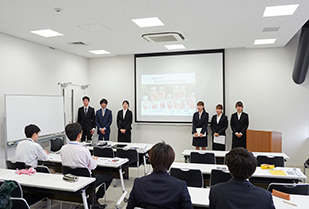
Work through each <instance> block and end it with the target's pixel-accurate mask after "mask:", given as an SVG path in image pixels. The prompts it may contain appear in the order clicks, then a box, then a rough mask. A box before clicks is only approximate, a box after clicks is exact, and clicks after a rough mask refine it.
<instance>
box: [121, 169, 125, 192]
mask: <svg viewBox="0 0 309 209" xmlns="http://www.w3.org/2000/svg"><path fill="white" fill-rule="evenodd" d="M119 177H120V182H121V187H122V192H125V191H126V189H125V188H124V181H123V175H122V168H119Z"/></svg>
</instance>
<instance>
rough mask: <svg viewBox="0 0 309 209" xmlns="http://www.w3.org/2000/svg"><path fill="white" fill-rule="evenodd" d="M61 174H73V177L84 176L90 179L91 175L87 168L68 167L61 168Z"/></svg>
mask: <svg viewBox="0 0 309 209" xmlns="http://www.w3.org/2000/svg"><path fill="white" fill-rule="evenodd" d="M62 173H63V174H64V175H65V174H68V173H70V174H73V175H75V176H84V177H91V173H90V171H89V170H88V168H71V167H69V166H64V165H63V166H62Z"/></svg>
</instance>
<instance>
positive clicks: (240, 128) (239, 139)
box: [231, 101, 249, 148]
mask: <svg viewBox="0 0 309 209" xmlns="http://www.w3.org/2000/svg"><path fill="white" fill-rule="evenodd" d="M235 108H236V110H237V112H235V113H234V114H232V116H231V129H232V131H233V140H232V148H234V147H243V148H246V147H247V129H248V126H249V115H248V114H247V113H245V112H244V111H243V108H244V106H243V104H242V102H240V101H238V102H237V103H236V105H235Z"/></svg>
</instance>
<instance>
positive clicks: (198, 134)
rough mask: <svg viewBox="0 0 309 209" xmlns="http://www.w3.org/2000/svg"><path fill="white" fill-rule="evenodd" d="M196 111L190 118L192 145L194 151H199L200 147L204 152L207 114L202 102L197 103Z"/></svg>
mask: <svg viewBox="0 0 309 209" xmlns="http://www.w3.org/2000/svg"><path fill="white" fill-rule="evenodd" d="M197 110H198V111H197V112H195V113H194V115H193V118H192V134H193V141H192V145H193V146H195V149H196V150H199V149H200V147H201V148H202V150H206V147H207V134H208V133H207V126H208V119H209V115H208V112H206V111H205V108H204V102H202V101H199V102H198V103H197Z"/></svg>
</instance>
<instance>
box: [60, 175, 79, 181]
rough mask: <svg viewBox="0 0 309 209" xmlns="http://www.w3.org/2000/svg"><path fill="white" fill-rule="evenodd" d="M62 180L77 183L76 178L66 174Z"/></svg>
mask: <svg viewBox="0 0 309 209" xmlns="http://www.w3.org/2000/svg"><path fill="white" fill-rule="evenodd" d="M63 180H65V181H68V182H76V181H78V176H75V175H72V174H70V173H68V174H65V175H64V176H63Z"/></svg>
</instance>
